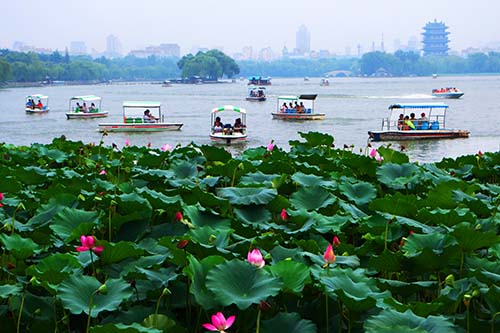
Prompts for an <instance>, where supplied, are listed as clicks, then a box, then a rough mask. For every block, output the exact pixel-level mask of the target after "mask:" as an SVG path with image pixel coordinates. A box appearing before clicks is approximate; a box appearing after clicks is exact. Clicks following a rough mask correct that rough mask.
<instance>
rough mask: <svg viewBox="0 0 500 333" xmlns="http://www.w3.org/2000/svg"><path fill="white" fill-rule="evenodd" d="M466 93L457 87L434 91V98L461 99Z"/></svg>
mask: <svg viewBox="0 0 500 333" xmlns="http://www.w3.org/2000/svg"><path fill="white" fill-rule="evenodd" d="M463 95H464V93H463V92H462V91H460V90H458V89H457V88H455V87H447V88H440V89H432V96H434V97H439V98H460V97H462V96H463Z"/></svg>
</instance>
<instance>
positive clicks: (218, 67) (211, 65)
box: [177, 50, 240, 80]
mask: <svg viewBox="0 0 500 333" xmlns="http://www.w3.org/2000/svg"><path fill="white" fill-rule="evenodd" d="M177 66H178V67H179V69H181V70H182V77H191V76H201V77H203V78H208V79H210V80H217V79H218V78H220V77H222V76H224V74H226V76H228V77H231V76H233V75H234V74H238V73H239V72H240V69H239V67H238V65H237V64H236V62H235V61H234V60H233V59H232V58H230V57H228V56H227V55H225V54H224V53H222V52H220V51H218V50H210V51H208V52H205V53H204V52H198V53H197V54H196V55H195V56H193V55H192V54H188V55H186V56H184V57H182V58H181V59H180V60H179V61H178V62H177Z"/></svg>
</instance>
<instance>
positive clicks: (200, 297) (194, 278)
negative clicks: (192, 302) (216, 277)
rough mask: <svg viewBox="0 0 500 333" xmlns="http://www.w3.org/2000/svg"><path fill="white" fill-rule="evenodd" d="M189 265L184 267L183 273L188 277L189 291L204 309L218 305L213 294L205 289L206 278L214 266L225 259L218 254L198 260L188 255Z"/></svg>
mask: <svg viewBox="0 0 500 333" xmlns="http://www.w3.org/2000/svg"><path fill="white" fill-rule="evenodd" d="M188 260H189V265H188V266H187V267H186V268H184V273H185V274H186V275H187V276H188V277H189V278H190V280H191V284H190V285H189V291H190V292H191V294H193V296H194V298H195V299H196V303H198V304H200V305H201V307H203V308H204V309H205V310H209V309H213V308H216V307H217V306H218V303H217V301H216V300H215V298H214V294H213V293H212V292H211V291H210V290H208V289H207V286H206V278H207V274H208V272H210V271H211V270H212V269H213V268H214V267H215V266H217V265H219V264H222V263H223V262H225V261H226V260H225V259H224V258H223V257H219V256H209V257H206V258H204V259H203V260H201V261H198V260H197V259H196V258H195V257H194V256H191V255H190V256H188Z"/></svg>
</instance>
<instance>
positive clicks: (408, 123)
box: [403, 116, 415, 130]
mask: <svg viewBox="0 0 500 333" xmlns="http://www.w3.org/2000/svg"><path fill="white" fill-rule="evenodd" d="M414 118H415V117H414ZM414 129H415V124H414V123H413V122H412V121H411V120H410V117H408V116H406V117H405V125H404V127H403V130H414Z"/></svg>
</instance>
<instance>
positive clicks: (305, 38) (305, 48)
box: [295, 25, 311, 54]
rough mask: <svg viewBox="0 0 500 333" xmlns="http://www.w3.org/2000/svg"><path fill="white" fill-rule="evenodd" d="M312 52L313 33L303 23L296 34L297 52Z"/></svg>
mask: <svg viewBox="0 0 500 333" xmlns="http://www.w3.org/2000/svg"><path fill="white" fill-rule="evenodd" d="M309 52H311V34H310V33H309V30H307V28H306V26H305V25H301V26H300V27H299V29H298V30H297V33H296V35H295V53H297V54H306V53H309Z"/></svg>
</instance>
